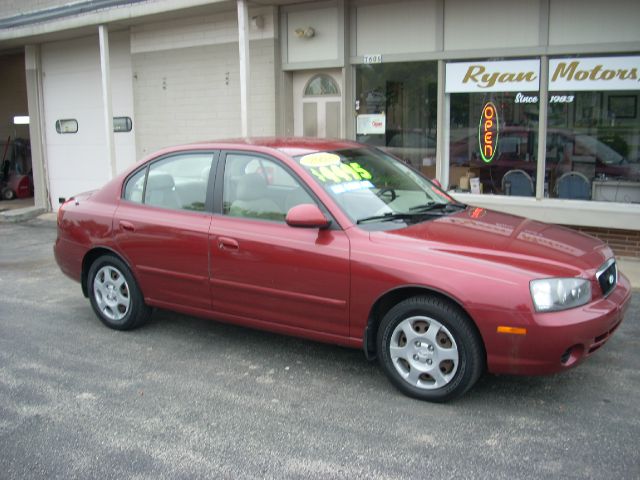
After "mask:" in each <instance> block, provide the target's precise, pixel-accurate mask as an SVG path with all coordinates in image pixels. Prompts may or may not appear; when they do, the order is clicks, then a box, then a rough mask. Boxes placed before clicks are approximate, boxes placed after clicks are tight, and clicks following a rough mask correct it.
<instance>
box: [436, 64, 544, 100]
mask: <svg viewBox="0 0 640 480" xmlns="http://www.w3.org/2000/svg"><path fill="white" fill-rule="evenodd" d="M446 74H447V77H446V86H445V91H446V92H447V93H463V92H532V91H538V90H539V89H540V60H505V61H500V62H482V61H480V62H463V63H448V64H447V70H446Z"/></svg>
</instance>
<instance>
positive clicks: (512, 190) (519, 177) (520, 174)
mask: <svg viewBox="0 0 640 480" xmlns="http://www.w3.org/2000/svg"><path fill="white" fill-rule="evenodd" d="M502 191H503V192H504V194H505V195H513V196H519V197H532V196H533V193H534V187H533V180H532V179H531V177H530V176H529V174H528V173H527V172H525V171H524V170H520V169H516V170H509V171H508V172H507V173H505V174H504V177H502Z"/></svg>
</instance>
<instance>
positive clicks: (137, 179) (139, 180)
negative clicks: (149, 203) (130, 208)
mask: <svg viewBox="0 0 640 480" xmlns="http://www.w3.org/2000/svg"><path fill="white" fill-rule="evenodd" d="M146 175H147V169H146V168H143V169H142V170H140V171H139V172H136V173H135V174H134V175H133V176H132V177H130V178H129V180H127V184H126V185H125V187H124V199H125V200H129V201H131V202H137V203H142V194H143V193H144V179H145V177H146Z"/></svg>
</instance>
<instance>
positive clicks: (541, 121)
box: [536, 55, 549, 200]
mask: <svg viewBox="0 0 640 480" xmlns="http://www.w3.org/2000/svg"><path fill="white" fill-rule="evenodd" d="M538 105H539V106H540V110H539V113H538V158H537V162H538V163H537V167H536V199H538V200H541V199H543V198H544V180H545V179H544V175H545V162H546V161H547V106H548V105H549V57H548V56H546V55H543V56H542V57H541V58H540V102H539V103H538Z"/></svg>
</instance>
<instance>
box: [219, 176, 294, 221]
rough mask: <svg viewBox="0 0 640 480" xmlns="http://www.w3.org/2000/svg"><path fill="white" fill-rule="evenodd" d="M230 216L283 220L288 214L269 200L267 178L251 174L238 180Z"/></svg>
mask: <svg viewBox="0 0 640 480" xmlns="http://www.w3.org/2000/svg"><path fill="white" fill-rule="evenodd" d="M229 214H230V215H231V216H234V217H250V218H263V219H269V220H283V219H284V217H285V214H286V213H285V212H283V211H282V209H281V208H280V207H279V206H278V204H277V203H276V202H274V201H273V200H272V199H270V198H269V196H268V189H267V181H266V180H265V178H264V177H263V176H262V175H260V174H259V173H249V174H247V175H243V176H241V177H240V178H238V181H237V185H236V190H235V199H233V201H232V202H231V207H230V209H229Z"/></svg>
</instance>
